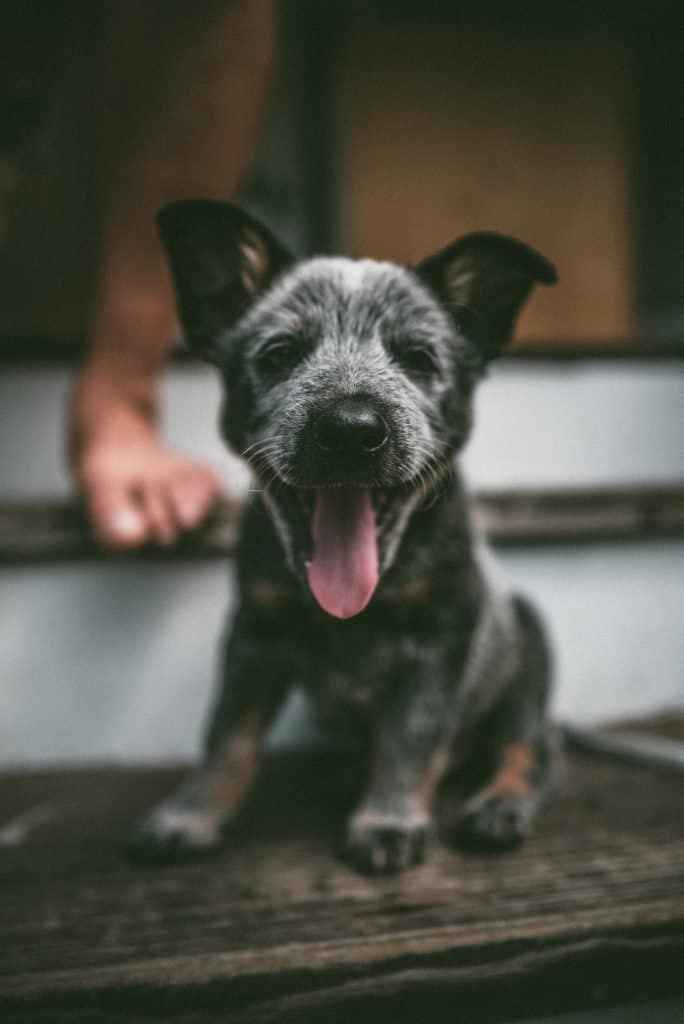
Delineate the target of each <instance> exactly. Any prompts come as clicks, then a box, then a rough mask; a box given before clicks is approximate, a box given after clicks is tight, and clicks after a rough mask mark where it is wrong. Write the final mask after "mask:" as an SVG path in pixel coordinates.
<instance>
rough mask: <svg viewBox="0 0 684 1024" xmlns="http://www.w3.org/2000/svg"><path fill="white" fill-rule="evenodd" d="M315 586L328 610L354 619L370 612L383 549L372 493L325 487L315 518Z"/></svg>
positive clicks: (312, 566) (309, 571)
mask: <svg viewBox="0 0 684 1024" xmlns="http://www.w3.org/2000/svg"><path fill="white" fill-rule="evenodd" d="M313 545H314V549H313V558H312V559H311V561H310V562H309V564H308V565H307V574H308V577H309V586H310V587H311V590H312V591H313V595H314V597H315V598H316V600H317V601H318V603H319V604H320V606H321V608H323V610H324V611H326V612H328V614H329V615H334V616H335V617H336V618H338V619H349V618H351V617H352V615H358V614H359V612H360V611H363V609H364V608H365V607H366V605H367V604H368V602H369V601H370V599H371V597H372V596H373V591H374V590H375V588H376V587H377V585H378V546H377V543H376V539H375V512H374V509H373V502H372V500H371V494H370V491H369V490H368V489H367V488H363V487H320V488H319V489H318V490H317V491H316V504H315V506H314V514H313Z"/></svg>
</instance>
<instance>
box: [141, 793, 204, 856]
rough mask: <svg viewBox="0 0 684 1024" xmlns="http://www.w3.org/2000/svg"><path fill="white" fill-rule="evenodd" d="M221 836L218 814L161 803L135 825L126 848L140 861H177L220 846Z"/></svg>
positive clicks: (202, 853) (202, 854)
mask: <svg viewBox="0 0 684 1024" xmlns="http://www.w3.org/2000/svg"><path fill="white" fill-rule="evenodd" d="M221 839H222V832H221V826H220V823H219V822H218V820H217V819H216V816H215V815H212V814H210V813H208V812H207V811H201V810H195V809H188V808H184V807H180V806H173V805H172V804H162V805H161V806H160V807H156V808H155V809H154V810H153V811H152V812H151V813H150V814H148V815H146V816H145V817H144V818H143V819H142V821H141V822H140V823H139V824H138V825H137V826H136V828H135V829H134V830H133V832H132V834H131V836H130V837H129V839H128V842H127V843H126V846H125V849H126V853H127V854H128V856H129V857H130V858H131V859H132V860H135V861H137V862H139V863H149V864H165V863H178V862H180V861H188V860H194V859H197V858H199V857H202V856H206V855H207V854H208V853H211V852H212V851H213V850H216V849H217V848H218V847H219V846H220V844H221Z"/></svg>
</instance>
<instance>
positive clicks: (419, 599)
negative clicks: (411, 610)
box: [390, 579, 431, 604]
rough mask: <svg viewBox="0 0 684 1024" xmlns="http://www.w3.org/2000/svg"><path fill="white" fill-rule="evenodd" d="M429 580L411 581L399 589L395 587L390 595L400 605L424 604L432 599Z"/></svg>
mask: <svg viewBox="0 0 684 1024" xmlns="http://www.w3.org/2000/svg"><path fill="white" fill-rule="evenodd" d="M430 590H431V587H430V582H429V580H420V579H418V580H409V581H408V583H403V584H402V585H401V586H399V587H393V588H392V590H391V591H390V595H391V597H392V600H393V601H398V602H399V603H400V604H424V603H425V602H426V601H427V600H428V598H429V597H430Z"/></svg>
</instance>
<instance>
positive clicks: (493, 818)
mask: <svg viewBox="0 0 684 1024" xmlns="http://www.w3.org/2000/svg"><path fill="white" fill-rule="evenodd" d="M533 813H534V806H533V804H532V802H531V801H530V799H529V798H526V797H519V796H513V795H508V794H507V795H501V794H497V795H493V796H491V797H489V798H486V799H482V798H476V799H475V800H473V801H471V803H470V804H468V805H467V806H466V808H465V811H464V813H463V815H462V817H461V819H460V822H459V824H458V827H457V830H456V839H457V841H458V842H459V844H460V845H461V846H464V847H466V848H468V849H474V850H481V851H492V852H496V851H498V850H501V851H504V850H510V849H513V848H514V847H516V846H518V845H520V843H522V842H523V840H524V839H525V838H526V837H527V836H528V835H529V832H530V828H531V824H532V816H533Z"/></svg>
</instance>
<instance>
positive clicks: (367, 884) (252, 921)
mask: <svg viewBox="0 0 684 1024" xmlns="http://www.w3.org/2000/svg"><path fill="white" fill-rule="evenodd" d="M178 774H179V770H173V769H147V770H138V771H133V770H115V769H109V770H108V769H101V770H97V771H92V770H89V771H87V772H63V773H55V772H52V773H41V774H36V775H22V774H14V775H12V774H10V775H5V776H3V777H0V886H1V887H2V893H3V900H2V905H1V906H0V933H1V934H2V936H3V942H2V954H1V955H0V1012H2V1011H5V1012H6V1013H7V1014H19V1016H18V1017H17V1018H16V1019H17V1020H20V1019H24V1018H23V1017H22V1016H21V1015H22V1014H25V1013H29V1011H30V1012H31V1013H35V1014H38V1013H47V1012H48V1009H49V1011H50V1012H51V1013H57V1012H58V1011H59V1012H60V1013H64V1014H70V1013H75V1012H76V1010H78V1011H79V1012H80V1011H82V1010H84V1009H90V1010H92V1011H93V1012H94V1011H95V1010H97V1011H98V1012H100V1013H101V1012H103V1011H104V1010H106V1011H108V1012H110V1013H112V1014H114V1015H116V1014H119V1013H120V1014H121V1015H122V1016H121V1019H132V1018H131V1017H130V1016H124V1013H125V1014H129V1015H130V1014H133V1013H134V1012H140V1013H142V1012H143V1011H146V1010H150V1008H152V1007H153V1008H154V1011H155V1013H162V1015H163V1014H166V1015H167V1019H174V1020H175V1019H179V1020H182V1019H187V1020H191V1019H193V1020H194V1019H195V1016H193V1014H199V1013H200V1011H201V1012H202V1014H205V1013H206V1014H208V1016H206V1017H205V1016H201V1017H200V1016H198V1017H197V1019H203V1020H204V1019H219V1017H218V1016H217V1017H216V1018H214V1017H213V1016H212V1015H211V1014H213V1013H215V1012H218V1010H219V1009H220V1010H221V1013H222V1014H228V1013H232V1014H236V1015H238V1014H239V1016H236V1017H235V1019H240V1020H242V1019H245V1020H252V1019H254V1020H281V1019H286V1020H289V1019H290V1018H291V1019H302V1020H307V1021H309V1020H319V1019H320V1020H326V1021H327V1020H330V1019H333V1020H337V1019H340V1020H342V1019H345V1018H344V1012H351V1010H352V1009H353V1010H354V1013H355V1015H356V1012H357V1006H358V1008H359V1012H362V1011H363V1007H364V1006H365V1007H366V1009H368V1008H369V1007H373V1006H375V1007H376V1009H377V1008H380V1009H382V1010H383V1012H385V1011H387V1012H389V1010H388V1007H391V1006H392V1005H394V1004H395V1002H396V999H397V998H398V997H399V995H400V996H401V999H402V1000H403V1001H406V1000H408V1002H406V1005H407V1006H409V1005H412V1006H413V1007H414V1008H416V1007H417V1006H418V1005H419V1004H420V1000H421V999H422V1000H423V1004H424V1003H425V1000H426V999H428V998H430V999H431V998H432V997H433V996H434V993H435V992H438V993H441V995H440V1000H439V1001H438V1003H435V1004H434V1012H435V1016H434V1019H435V1020H437V1019H442V1018H441V1017H440V1016H438V1011H439V1008H440V1006H441V1007H442V1009H444V1008H445V1007H446V1006H448V1005H452V1000H453V999H455V998H457V997H459V998H460V997H461V996H462V997H463V998H464V999H465V998H466V996H467V1000H469V1001H470V1004H471V1005H472V1007H473V1014H472V1016H470V1017H468V1018H467V1019H468V1020H474V1021H478V1020H482V1021H495V1020H507V1019H510V1012H509V1016H508V1017H506V1016H505V1014H504V1015H503V1016H501V1013H504V1010H506V1011H510V1001H508V1000H509V998H514V999H515V1000H517V1001H519V1002H520V1005H523V1004H525V1000H527V1002H526V1004H525V1005H527V1007H528V1009H529V1006H530V1005H532V1004H534V1005H535V1006H537V1008H539V1007H541V1009H543V1010H544V1012H547V1011H549V1012H550V1010H552V1009H554V1007H555V1009H558V1008H559V1006H560V1007H561V1008H562V1007H563V1006H571V1005H583V1006H588V1005H598V1004H600V1002H601V999H602V998H603V997H605V996H606V993H608V995H609V996H610V998H611V999H613V1000H615V999H616V998H617V997H618V996H620V998H622V997H625V998H627V997H628V998H632V997H633V998H637V997H638V998H651V997H655V996H661V997H663V998H664V997H665V996H668V995H672V994H676V993H678V992H681V991H682V990H683V986H684V979H682V980H680V975H681V971H680V970H679V969H678V968H677V967H676V963H678V962H679V960H680V959H681V955H682V953H684V818H683V816H682V814H681V808H682V807H683V806H684V780H683V779H682V778H681V777H680V776H676V775H672V776H668V775H659V774H656V773H654V772H651V771H648V770H645V769H637V768H630V767H626V766H622V765H617V764H613V763H610V762H604V761H595V760H593V759H591V758H588V757H583V756H580V755H573V756H572V757H570V758H568V762H567V765H566V770H565V772H564V777H563V779H562V782H561V784H560V792H559V794H558V795H557V796H556V798H555V800H554V801H553V802H552V804H551V806H550V807H549V808H548V809H547V811H546V813H545V814H544V815H543V817H542V819H541V822H540V824H539V828H538V830H537V833H536V835H535V836H534V837H533V838H532V840H531V841H530V842H529V843H528V844H527V846H525V847H524V848H523V849H522V850H520V851H517V852H515V853H513V854H510V855H507V856H505V857H475V856H466V855H464V854H461V853H459V852H458V851H457V850H455V849H453V848H452V846H451V845H450V840H449V836H450V834H451V830H452V827H453V823H454V820H455V815H456V814H457V808H458V796H457V794H456V792H455V791H454V789H453V788H451V787H449V786H446V787H445V788H444V790H443V792H442V793H441V796H440V815H439V817H440V822H441V826H440V827H441V837H440V841H439V843H438V844H437V846H436V847H435V849H434V850H433V851H432V856H431V858H430V859H429V861H428V862H427V863H426V864H425V865H424V866H422V867H421V868H418V869H416V870H414V871H411V872H410V873H408V874H406V875H404V876H401V877H397V878H380V879H370V878H363V877H360V876H358V875H356V874H355V873H354V872H353V871H351V870H350V869H349V868H347V867H346V866H345V865H343V864H341V863H340V862H339V861H338V860H337V859H336V858H335V856H334V851H335V847H336V842H337V839H338V836H339V829H340V826H341V823H342V821H343V818H344V815H345V813H346V812H347V810H348V809H349V808H350V807H351V805H352V802H353V799H354V796H355V793H356V791H357V788H358V783H359V777H358V770H357V768H356V767H355V766H353V765H350V764H349V761H348V760H345V759H343V758H341V756H340V755H339V753H335V752H334V751H319V752H309V753H304V754H297V755H294V754H291V755H278V756H273V757H272V758H271V760H270V761H269V762H268V763H267V764H266V766H265V769H264V772H263V774H262V778H261V780H260V783H259V784H258V786H257V791H256V794H255V796H254V798H253V800H252V801H251V803H250V805H249V806H248V808H247V809H246V811H245V813H244V815H243V817H242V820H241V822H240V823H239V825H238V827H237V829H236V832H235V834H234V835H233V836H232V838H231V840H230V842H229V843H228V845H227V846H226V848H225V850H224V851H223V852H222V853H220V854H219V855H218V856H217V857H216V858H215V859H212V860H211V861H207V862H204V863H200V864H194V865H179V866H176V867H171V868H166V869H155V870H150V869H142V868H135V867H133V866H130V865H128V864H127V863H126V861H125V860H124V859H123V857H122V856H121V853H120V850H119V845H118V844H119V841H120V840H121V839H122V838H123V837H124V836H125V835H126V833H127V830H128V828H129V827H130V825H131V823H132V821H133V820H134V819H135V818H136V817H137V815H138V814H140V812H141V811H142V810H143V809H144V808H146V807H148V806H149V805H150V804H151V803H152V802H154V801H155V800H156V799H158V798H159V797H160V796H161V795H162V794H164V793H166V791H167V790H168V789H169V788H170V787H171V786H172V784H173V783H174V781H175V780H176V779H177V777H178ZM36 808H37V809H38V810H39V812H40V813H37V814H34V826H33V827H31V824H30V823H31V817H30V814H29V817H28V818H27V817H26V814H27V812H31V810H32V809H33V810H34V811H35V809H36ZM22 821H24V822H25V823H26V822H28V825H27V828H26V834H25V835H23V836H21V828H19V830H18V833H17V828H16V826H17V823H19V825H21V822H22ZM12 824H14V832H13V831H12V829H11V828H10V829H9V831H8V825H10V826H11V825H12ZM17 834H19V839H18V840H16V841H15V843H14V845H12V842H11V841H9V842H8V841H7V840H6V838H5V841H4V844H3V838H2V837H7V836H8V835H9V836H10V840H11V836H12V835H15V839H16V836H17ZM632 961H633V962H634V964H635V966H636V965H637V964H639V963H640V964H642V965H644V964H649V965H650V966H649V969H648V971H647V972H646V974H639V973H638V971H636V970H635V972H634V973H632V974H630V973H629V972H627V974H625V970H624V965H626V964H629V963H630V962H632ZM619 965H622V966H619ZM580 976H581V977H583V978H584V979H585V980H586V986H587V987H586V988H585V989H583V990H582V993H581V994H582V999H579V1000H578V997H579V995H580V992H579V990H578V989H577V979H578V977H580ZM534 978H537V989H536V990H535V991H536V992H537V995H538V996H539V998H538V999H537V1002H536V1003H534V1000H532V1003H530V991H529V987H530V985H532V984H533V979H534ZM544 978H546V981H545V982H544V983H543V984H542V981H540V980H539V979H544ZM572 979H574V980H572ZM590 979H591V981H590ZM592 985H593V986H594V987H595V988H596V992H594V994H593V996H592V993H591V986H592ZM539 986H541V987H539ZM490 988H491V991H492V992H496V991H498V992H499V994H500V999H499V1001H498V1002H497V1001H496V1000H495V1001H494V1003H492V1004H491V1005H490V1003H489V1002H488V1001H487V1000H486V999H485V1000H484V1002H483V993H485V992H487V991H490ZM533 988H534V985H533ZM421 992H422V996H421ZM506 992H508V993H509V996H505V993H506ZM542 992H543V993H544V998H541V993H542ZM573 992H574V995H573ZM430 993H432V995H430ZM525 993H527V995H525ZM459 994H460V995H459ZM559 999H560V1002H559ZM573 999H574V1003H573ZM554 1000H555V1002H554ZM582 1000H583V1001H582ZM597 1000H598V1002H597ZM497 1007H498V1009H497ZM343 1011H344V1012H343ZM331 1012H332V1013H333V1016H332V1017H330V1016H328V1015H329V1014H330V1013H331ZM363 1012H365V1011H363ZM243 1014H247V1016H244V1017H243V1016H242V1015H243ZM335 1014H337V1015H338V1016H335ZM497 1014H499V1015H498V1016H497ZM184 1015H186V1016H184ZM3 1019H13V1018H12V1017H9V1018H6V1017H5V1018H3ZM26 1019H28V1018H26ZM31 1019H33V1018H31ZM55 1019H59V1018H55ZM65 1019H66V1018H65ZM74 1019H76V1018H74ZM78 1019H79V1020H80V1019H81V1018H80V1017H78ZM93 1019H98V1020H99V1019H100V1018H99V1017H97V1018H93ZM112 1019H115V1018H114V1017H113V1018H112ZM220 1019H233V1018H232V1017H229V1018H227V1017H225V1016H223V1017H221V1018H220ZM347 1019H348V1018H347ZM361 1019H364V1020H365V1019H366V1017H365V1016H363V1015H362V1018H361ZM376 1019H377V1018H376ZM381 1019H385V1018H384V1017H382V1018H381ZM387 1019H390V1018H387ZM391 1019H403V1018H394V1017H392V1018H391ZM464 1019H465V1018H464Z"/></svg>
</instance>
